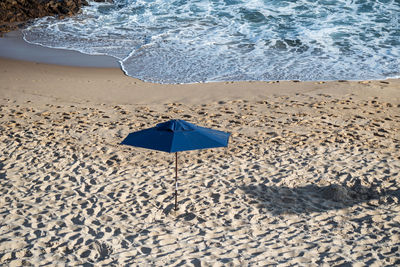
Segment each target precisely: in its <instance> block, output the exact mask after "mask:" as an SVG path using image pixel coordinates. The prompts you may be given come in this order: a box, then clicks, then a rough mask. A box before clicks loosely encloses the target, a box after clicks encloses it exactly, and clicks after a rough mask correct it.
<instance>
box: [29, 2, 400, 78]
mask: <svg viewBox="0 0 400 267" xmlns="http://www.w3.org/2000/svg"><path fill="white" fill-rule="evenodd" d="M90 4H91V5H90V6H89V7H85V8H84V10H83V12H82V14H80V15H78V16H75V17H72V18H66V19H63V20H56V19H54V18H43V19H39V20H37V21H36V22H35V23H34V24H33V25H31V26H30V27H29V28H27V29H26V30H24V31H23V33H24V39H25V40H26V41H28V42H31V43H36V44H41V45H44V46H48V47H57V48H66V49H71V50H78V51H81V52H83V53H87V54H104V55H111V56H114V57H116V58H117V59H118V60H119V61H120V64H121V66H122V68H123V70H124V71H125V73H126V74H127V75H129V76H132V77H136V78H139V79H142V80H145V81H151V82H159V83H194V82H209V81H236V80H264V81H266V80H293V79H296V80H338V79H349V80H363V79H384V78H388V77H399V76H400V0H379V1H372V0H357V1H344V0H319V1H310V0H300V1H294V0H291V1H289V0H284V1H279V0H248V1H245V0H221V1H218V0H212V1H207V0H194V1H189V0H140V1H134V0H114V3H113V4H110V3H101V4H99V3H94V2H90Z"/></svg>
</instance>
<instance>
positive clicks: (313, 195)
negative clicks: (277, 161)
mask: <svg viewBox="0 0 400 267" xmlns="http://www.w3.org/2000/svg"><path fill="white" fill-rule="evenodd" d="M241 189H242V190H243V191H244V192H245V193H246V194H247V196H248V197H249V200H248V201H249V203H250V204H251V205H256V206H257V207H258V208H259V209H262V210H264V211H265V212H271V213H272V214H274V215H280V214H297V213H309V212H324V211H329V210H334V209H343V208H347V207H352V206H355V205H358V204H361V203H368V204H369V205H371V206H374V205H378V204H380V203H382V202H383V203H394V202H396V203H397V202H398V200H399V199H400V189H397V190H381V189H379V188H376V187H374V186H371V187H365V186H363V185H361V184H360V183H355V184H354V185H353V186H347V185H339V184H330V185H328V186H322V187H321V186H317V185H306V186H303V187H294V188H289V187H281V186H266V185H264V184H259V185H248V186H242V187H241ZM373 200H376V201H373Z"/></svg>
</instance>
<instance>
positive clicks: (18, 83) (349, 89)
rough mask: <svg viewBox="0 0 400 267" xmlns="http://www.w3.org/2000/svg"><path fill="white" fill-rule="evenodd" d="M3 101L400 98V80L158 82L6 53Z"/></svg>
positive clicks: (0, 65)
mask: <svg viewBox="0 0 400 267" xmlns="http://www.w3.org/2000/svg"><path fill="white" fill-rule="evenodd" d="M0 80H1V81H2V83H1V84H0V98H1V99H0V101H1V102H3V103H4V101H5V100H4V99H5V98H7V99H14V100H15V101H21V99H29V98H32V99H35V101H38V102H46V101H60V102H63V101H64V102H91V103H99V104H101V103H107V104H165V103H176V102H180V103H185V104H201V103H211V102H218V101H232V100H239V99H240V100H265V99H268V97H270V96H275V95H280V96H283V95H292V96H293V95H296V94H303V93H310V94H313V95H317V94H332V95H335V96H337V97H342V98H345V97H351V96H353V97H359V98H362V99H371V98H373V97H371V96H372V95H373V96H374V97H378V98H380V99H382V100H383V101H389V100H390V101H391V102H394V103H400V93H399V90H400V89H399V88H400V80H399V79H393V80H384V81H379V80H377V81H330V82H295V81H275V82H213V83H202V84H199V83H198V84H155V83H147V82H143V81H140V80H138V79H135V78H131V77H129V76H126V75H125V74H124V73H123V72H122V70H121V69H119V68H93V67H73V66H61V65H51V64H45V63H37V62H29V61H20V60H14V59H6V58H1V57H0Z"/></svg>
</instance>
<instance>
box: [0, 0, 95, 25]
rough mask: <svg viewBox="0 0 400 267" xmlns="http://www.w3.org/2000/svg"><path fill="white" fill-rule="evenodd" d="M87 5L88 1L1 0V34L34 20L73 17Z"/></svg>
mask: <svg viewBox="0 0 400 267" xmlns="http://www.w3.org/2000/svg"><path fill="white" fill-rule="evenodd" d="M85 5H88V2H87V1H86V0H1V1H0V32H8V31H11V30H16V29H18V28H20V27H21V26H23V25H25V23H26V22H27V21H29V20H31V19H34V18H41V17H44V16H58V17H60V18H63V17H66V16H72V15H75V14H76V13H78V12H79V10H80V8H81V7H82V6H85Z"/></svg>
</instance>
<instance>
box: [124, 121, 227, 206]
mask: <svg viewBox="0 0 400 267" xmlns="http://www.w3.org/2000/svg"><path fill="white" fill-rule="evenodd" d="M229 136H230V133H226V132H222V131H218V130H214V129H209V128H204V127H200V126H197V125H194V124H191V123H189V122H186V121H184V120H170V121H167V122H164V123H159V124H157V125H156V126H155V127H152V128H148V129H144V130H141V131H137V132H133V133H130V134H129V135H128V136H127V137H126V138H125V139H124V140H123V141H122V142H121V144H122V145H130V146H136V147H143V148H148V149H153V150H159V151H165V152H169V153H171V152H175V210H176V209H177V197H178V152H179V151H187V150H196V149H206V148H214V147H225V146H227V145H228V141H229Z"/></svg>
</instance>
